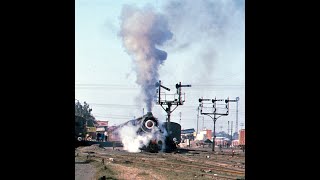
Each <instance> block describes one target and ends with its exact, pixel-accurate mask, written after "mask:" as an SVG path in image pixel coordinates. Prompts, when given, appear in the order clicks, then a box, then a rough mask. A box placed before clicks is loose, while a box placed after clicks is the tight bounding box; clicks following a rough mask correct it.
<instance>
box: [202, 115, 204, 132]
mask: <svg viewBox="0 0 320 180" xmlns="http://www.w3.org/2000/svg"><path fill="white" fill-rule="evenodd" d="M202 130H204V117H202Z"/></svg>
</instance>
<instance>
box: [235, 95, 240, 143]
mask: <svg viewBox="0 0 320 180" xmlns="http://www.w3.org/2000/svg"><path fill="white" fill-rule="evenodd" d="M239 99H240V98H239V97H236V101H237V114H236V115H237V118H236V128H235V132H236V133H237V134H238V137H239V131H238V103H239Z"/></svg>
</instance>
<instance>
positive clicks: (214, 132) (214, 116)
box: [199, 98, 232, 151]
mask: <svg viewBox="0 0 320 180" xmlns="http://www.w3.org/2000/svg"><path fill="white" fill-rule="evenodd" d="M203 101H212V103H213V107H212V108H213V110H214V111H213V113H212V112H202V108H203ZM217 101H223V99H216V98H214V99H203V98H200V99H199V102H200V107H201V110H200V113H201V114H204V115H207V116H209V117H210V118H211V119H212V120H213V141H212V151H214V147H215V139H216V121H217V119H218V118H220V117H221V116H227V115H228V114H229V101H232V100H229V98H228V99H226V100H225V103H226V104H225V105H226V109H227V112H226V113H218V112H217V104H216V102H217ZM212 114H213V117H212V116H210V115H212ZM216 115H220V116H219V117H216Z"/></svg>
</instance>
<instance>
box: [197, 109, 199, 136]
mask: <svg viewBox="0 0 320 180" xmlns="http://www.w3.org/2000/svg"><path fill="white" fill-rule="evenodd" d="M197 111H198V113H197V135H198V132H199V129H198V126H199V106H198V108H197Z"/></svg>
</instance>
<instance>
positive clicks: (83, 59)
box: [75, 0, 245, 131]
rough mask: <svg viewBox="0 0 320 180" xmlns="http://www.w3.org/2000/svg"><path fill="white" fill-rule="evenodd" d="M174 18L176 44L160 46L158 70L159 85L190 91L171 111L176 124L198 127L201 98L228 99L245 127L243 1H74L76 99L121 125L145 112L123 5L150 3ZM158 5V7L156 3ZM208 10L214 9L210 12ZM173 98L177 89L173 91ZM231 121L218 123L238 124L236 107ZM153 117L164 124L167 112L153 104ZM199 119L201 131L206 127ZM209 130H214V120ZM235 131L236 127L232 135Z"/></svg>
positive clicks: (101, 117) (224, 119) (208, 123)
mask: <svg viewBox="0 0 320 180" xmlns="http://www.w3.org/2000/svg"><path fill="white" fill-rule="evenodd" d="M137 2H139V4H137ZM148 2H149V4H150V5H151V6H153V7H154V9H155V10H156V11H157V12H160V13H162V14H164V15H165V16H166V17H167V18H168V23H169V26H170V28H171V31H172V32H173V36H174V37H173V39H172V40H170V41H168V42H167V43H165V44H164V45H163V46H162V47H158V48H159V49H161V50H164V51H166V52H167V53H168V57H167V60H166V61H165V63H164V65H162V66H161V67H160V70H159V75H160V80H161V81H162V82H163V83H164V85H166V86H168V87H169V88H171V89H172V90H173V91H175V88H174V85H175V84H176V83H178V82H180V81H181V82H182V84H191V85H192V87H191V88H185V89H183V91H184V92H185V93H186V96H185V98H186V101H185V104H184V105H183V106H179V107H178V108H177V109H176V110H175V111H174V112H173V113H172V116H171V118H172V121H174V122H180V117H179V112H181V113H182V116H181V124H182V128H196V117H197V111H196V108H197V106H198V104H199V103H198V99H199V98H200V97H204V98H214V97H217V98H227V97H230V98H231V99H235V97H240V101H239V129H240V124H241V123H244V121H245V85H244V84H245V68H244V66H245V52H244V51H245V48H244V46H245V42H244V17H245V15H244V7H243V6H244V3H239V2H243V1H229V0H219V1H201V3H200V1H199V2H198V3H195V1H191V0H181V1H178V2H179V3H178V4H177V3H173V1H147V0H144V1H142V0H140V1H133V0H132V1H129V0H127V1H111V0H110V1H108V0H76V1H75V4H76V6H75V18H76V19H75V97H76V99H78V100H79V101H80V102H82V103H83V101H86V102H87V103H89V105H90V106H91V107H92V109H93V115H94V116H96V119H98V120H107V121H109V123H110V125H114V124H120V123H123V122H126V121H127V120H130V119H132V118H133V117H138V116H141V115H142V113H143V108H144V113H146V108H145V104H144V103H143V101H141V99H139V94H140V88H139V86H138V85H137V84H136V82H135V80H136V73H135V71H134V70H133V61H132V59H131V57H130V56H129V55H128V54H127V53H126V51H125V48H124V46H123V45H122V39H121V37H120V36H119V35H118V32H119V31H120V19H119V16H120V15H121V11H122V6H123V5H124V4H129V5H135V6H138V7H144V6H145V5H146V4H147V3H148ZM150 2H152V3H150ZM209 7H210V8H209ZM170 93H172V91H170ZM230 109H231V113H230V115H229V116H226V117H221V118H219V120H218V121H217V124H216V125H217V127H216V129H217V130H218V131H220V126H223V128H222V130H224V131H226V129H227V122H228V121H234V122H233V125H235V119H236V113H235V109H236V104H231V106H230ZM152 112H153V114H154V115H155V116H157V117H158V118H159V119H160V120H163V121H164V120H165V112H164V110H163V109H162V108H161V107H160V106H159V105H155V106H154V107H153V110H152ZM202 124H203V122H202V117H200V121H199V128H202ZM204 126H205V127H207V128H209V129H212V127H213V123H212V120H211V119H210V118H209V117H204ZM233 131H234V130H233Z"/></svg>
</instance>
